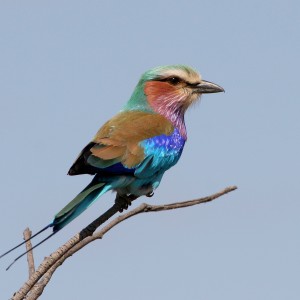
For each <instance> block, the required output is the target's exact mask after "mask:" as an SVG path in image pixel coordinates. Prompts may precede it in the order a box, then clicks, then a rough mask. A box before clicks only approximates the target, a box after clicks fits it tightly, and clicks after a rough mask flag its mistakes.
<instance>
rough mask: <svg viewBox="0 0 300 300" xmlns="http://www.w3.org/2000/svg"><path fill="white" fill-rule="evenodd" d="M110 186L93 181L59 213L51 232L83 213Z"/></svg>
mask: <svg viewBox="0 0 300 300" xmlns="http://www.w3.org/2000/svg"><path fill="white" fill-rule="evenodd" d="M110 189H111V185H110V184H107V183H103V182H98V181H97V180H95V179H94V180H93V181H92V182H91V183H90V184H89V185H88V186H87V187H86V188H85V189H84V190H83V191H82V192H81V193H79V194H78V195H77V196H76V197H75V198H74V199H73V200H72V201H71V202H70V203H68V204H67V205H66V206H65V207H64V208H63V209H62V210H61V211H59V212H58V213H57V214H56V215H55V217H54V220H53V222H52V226H53V232H57V231H59V230H61V229H62V228H63V227H65V226H66V225H67V224H68V223H70V222H71V221H72V220H74V219H75V218H76V217H78V216H79V215H80V214H81V213H82V212H83V211H85V210H86V209H87V208H88V207H89V206H90V205H91V204H92V203H93V202H94V201H96V200H97V198H98V197H100V196H102V195H103V194H104V193H106V192H107V191H108V190H110Z"/></svg>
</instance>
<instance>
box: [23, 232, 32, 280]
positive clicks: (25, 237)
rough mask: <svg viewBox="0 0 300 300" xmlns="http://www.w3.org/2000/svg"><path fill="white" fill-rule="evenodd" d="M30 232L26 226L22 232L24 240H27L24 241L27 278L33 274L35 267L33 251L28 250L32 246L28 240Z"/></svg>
mask: <svg viewBox="0 0 300 300" xmlns="http://www.w3.org/2000/svg"><path fill="white" fill-rule="evenodd" d="M31 234H32V232H31V231H30V229H29V228H28V227H27V228H26V229H25V230H24V232H23V236H24V240H27V242H26V251H28V252H27V262H28V273H29V278H30V277H31V276H32V275H33V274H34V272H35V268H34V259H33V252H32V251H30V249H31V248H32V244H31V241H30V238H31Z"/></svg>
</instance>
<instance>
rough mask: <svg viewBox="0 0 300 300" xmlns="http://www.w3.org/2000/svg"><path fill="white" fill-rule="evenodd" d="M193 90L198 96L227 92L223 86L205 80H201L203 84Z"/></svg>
mask: <svg viewBox="0 0 300 300" xmlns="http://www.w3.org/2000/svg"><path fill="white" fill-rule="evenodd" d="M193 89H194V93H198V94H210V93H220V92H225V90H224V89H223V88H222V87H221V86H219V85H217V84H215V83H212V82H209V81H205V80H201V83H199V84H197V85H195V86H194V87H193Z"/></svg>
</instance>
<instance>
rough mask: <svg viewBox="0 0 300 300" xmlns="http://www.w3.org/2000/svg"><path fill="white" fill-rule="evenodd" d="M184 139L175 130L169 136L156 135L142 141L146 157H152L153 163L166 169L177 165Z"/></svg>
mask: <svg viewBox="0 0 300 300" xmlns="http://www.w3.org/2000/svg"><path fill="white" fill-rule="evenodd" d="M185 141H186V139H185V138H184V137H182V136H181V134H180V132H179V130H178V129H177V128H175V129H174V131H173V133H172V134H171V135H164V134H162V135H158V136H155V137H152V138H149V139H147V140H145V141H144V149H145V154H146V156H152V157H153V160H154V161H153V163H154V164H155V165H156V164H158V165H164V166H165V168H166V169H168V168H170V167H171V166H173V165H174V164H176V163H177V161H178V159H179V158H180V156H181V153H182V150H183V148H184V144H185Z"/></svg>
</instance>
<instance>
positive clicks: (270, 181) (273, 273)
mask: <svg viewBox="0 0 300 300" xmlns="http://www.w3.org/2000/svg"><path fill="white" fill-rule="evenodd" d="M299 12H300V4H299V1H296V0H295V1H291V0H286V1H277V0H273V1H258V0H254V1H238V0H236V1H212V0H210V1H177V2H176V1H174V0H173V1H148V2H146V1H130V0H128V1H1V2H0V137H1V155H0V166H1V174H0V180H1V203H2V209H1V211H2V218H1V247H0V248H1V251H0V252H3V251H5V250H7V248H8V247H11V246H13V245H14V244H15V243H16V242H20V240H21V239H22V232H23V229H24V228H25V227H26V226H30V228H31V229H32V230H33V231H36V230H38V229H40V228H41V227H43V226H44V225H46V224H47V223H49V221H51V219H52V217H53V215H54V214H55V213H56V212H57V211H59V210H60V209H61V208H62V207H63V206H64V205H65V204H66V203H67V202H68V201H69V200H71V199H72V197H74V196H75V195H76V194H77V193H78V192H79V191H80V190H81V189H82V188H83V187H84V186H85V185H86V184H87V183H88V182H89V180H90V177H89V176H87V175H86V176H77V177H68V176H67V175H66V173H67V171H68V169H69V167H70V165H71V164H72V162H73V160H74V159H75V158H76V156H77V154H78V153H79V151H80V150H81V149H82V147H84V146H85V145H86V144H87V143H88V142H89V140H90V139H91V138H92V137H93V135H94V134H95V133H96V131H97V130H98V128H99V127H100V126H101V125H102V124H103V123H104V122H105V121H106V120H107V119H109V118H110V117H112V116H113V115H114V114H115V113H116V112H118V110H119V109H120V108H121V107H122V105H123V104H124V103H125V102H126V100H127V99H128V98H129V97H130V95H131V92H132V91H133V88H134V86H135V84H136V83H137V81H138V79H139V77H140V75H141V74H142V73H143V72H144V71H145V70H147V69H149V68H152V67H155V66H158V65H166V64H188V65H191V66H193V67H194V68H196V69H197V70H199V71H200V72H201V74H202V76H203V78H204V79H206V80H209V81H213V82H216V83H218V84H220V85H221V86H223V87H224V88H225V90H226V93H225V94H215V95H205V96H203V98H202V101H201V104H199V105H196V106H195V107H194V108H192V109H191V110H190V111H189V112H188V114H187V116H186V120H187V127H188V134H189V140H188V143H187V145H186V148H185V150H184V153H183V156H182V158H181V161H180V162H179V163H178V165H177V166H176V167H174V168H173V169H171V170H170V171H168V172H167V173H166V174H165V177H164V179H163V181H162V183H161V186H160V187H159V189H158V190H157V192H156V194H155V197H153V198H151V199H140V200H138V201H136V203H135V204H134V206H136V205H138V204H139V203H141V202H144V201H147V202H151V203H154V204H162V203H166V202H172V201H180V200H187V199H193V198H196V197H200V196H205V195H208V194H210V193H213V192H216V191H218V190H220V189H222V188H224V187H225V186H228V185H237V186H238V187H239V189H238V190H237V191H236V192H233V193H231V194H229V195H227V196H225V197H223V198H221V199H219V200H217V201H215V202H213V203H210V204H206V205H201V206H197V207H192V208H188V209H182V210H178V211H171V212H165V213H157V214H148V215H141V216H138V217H136V218H133V219H130V220H128V221H127V222H126V223H124V224H122V225H121V226H119V227H117V228H115V229H114V230H112V231H111V232H110V233H109V234H108V235H107V236H105V238H104V239H103V240H102V241H98V242H95V243H94V244H92V245H91V246H89V247H86V248H85V249H84V250H82V251H80V252H79V253H78V254H76V255H74V256H73V257H72V258H71V259H70V260H68V261H67V262H66V263H65V264H64V265H63V266H62V267H61V268H60V269H59V270H58V271H57V272H56V273H55V275H54V277H53V279H52V281H51V283H50V284H49V286H48V287H47V288H46V290H45V292H44V295H43V296H42V297H41V299H44V300H48V299H75V300H77V299H98V298H99V299H102V298H103V299H123V300H127V299H128V300H140V299H143V300H144V299H145V300H150V299H151V300H153V299H158V300H165V299H172V300H181V299H192V300H193V299H205V300H219V299H222V300H240V299H243V300H253V299H256V300H265V299H272V300H277V299H278V300H279V299H289V300H296V299H297V300H298V299H299V297H300V285H299V276H300V274H299V273H300V256H299V251H300V241H299V227H300V226H299V225H300V221H299V209H300V200H299V194H300V187H299V186H300V183H299V178H300V174H299V168H300V163H299V161H300V160H299V153H300V143H299V136H300V134H299V132H300V121H299V112H300V100H299V67H300V59H299V53H300V34H299V32H300V13H299ZM113 199H114V197H113V195H112V194H107V195H106V196H104V197H103V198H102V199H100V200H99V201H98V202H97V203H96V204H95V205H93V206H92V207H91V208H90V209H89V210H88V211H86V213H84V214H83V215H82V216H80V217H79V218H78V219H76V220H75V221H74V222H72V223H71V224H70V225H69V226H68V227H66V228H65V229H64V230H63V231H61V232H60V233H59V234H57V236H55V237H54V238H53V239H51V240H50V241H48V242H47V243H45V244H44V245H43V246H41V247H40V248H38V249H37V250H36V251H35V259H36V262H37V263H39V262H41V260H42V259H43V257H44V256H46V255H49V254H50V253H51V252H52V251H54V250H55V249H56V248H57V247H58V246H59V245H61V244H62V243H63V242H65V241H66V240H67V239H68V238H70V237H71V236H73V235H74V234H75V233H76V232H78V231H79V230H80V229H82V228H83V227H84V226H85V225H87V224H88V223H89V222H90V221H92V220H93V219H95V218H96V217H97V216H98V215H99V214H101V213H102V212H103V211H104V210H105V209H107V208H108V207H109V206H110V205H112V203H113ZM18 253H19V252H17V253H15V254H18ZM12 258H14V255H10V256H9V257H6V258H5V259H3V260H1V261H0V295H1V299H8V298H9V297H10V296H11V295H12V293H13V292H14V291H15V290H17V289H18V288H19V287H20V285H21V284H22V283H23V282H24V281H25V280H26V279H27V265H26V259H22V260H21V261H20V262H19V263H17V264H16V265H15V266H14V267H13V268H12V269H11V270H10V271H9V272H6V271H5V267H6V266H7V265H8V264H9V262H10V261H11V259H12Z"/></svg>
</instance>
